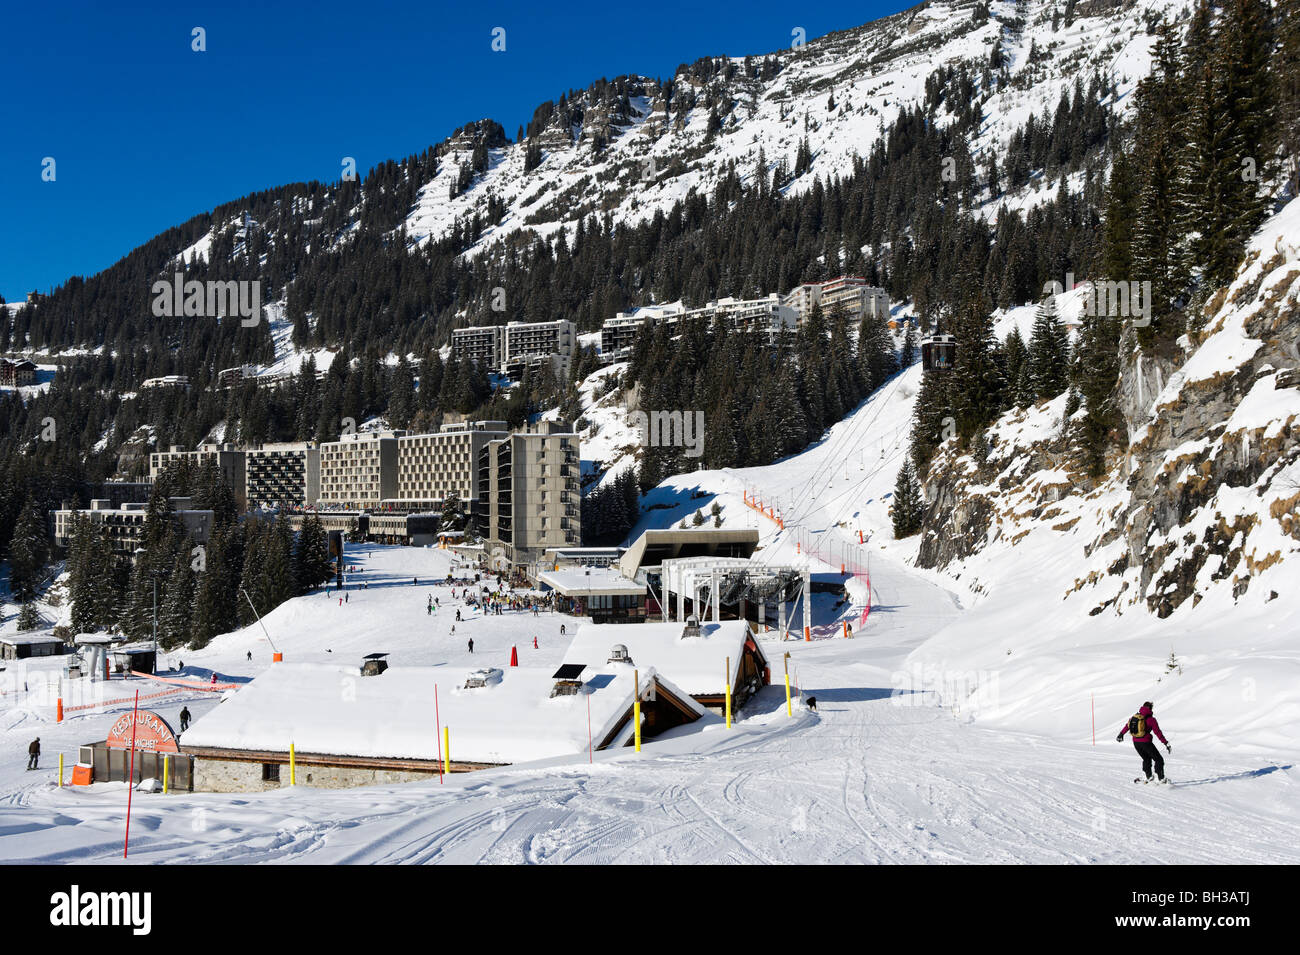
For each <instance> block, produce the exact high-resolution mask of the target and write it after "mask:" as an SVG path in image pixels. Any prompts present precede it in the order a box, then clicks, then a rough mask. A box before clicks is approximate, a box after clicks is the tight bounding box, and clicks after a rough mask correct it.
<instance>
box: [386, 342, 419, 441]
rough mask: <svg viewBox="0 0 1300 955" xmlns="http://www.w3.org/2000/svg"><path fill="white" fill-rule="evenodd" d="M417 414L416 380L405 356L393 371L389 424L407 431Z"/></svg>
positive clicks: (389, 400) (389, 399)
mask: <svg viewBox="0 0 1300 955" xmlns="http://www.w3.org/2000/svg"><path fill="white" fill-rule="evenodd" d="M414 413H415V380H414V377H413V376H412V374H411V366H410V363H409V362H407V360H406V356H405V355H403V356H402V357H401V358H400V359H399V360H398V362H397V368H396V369H394V371H393V385H392V392H391V393H390V395H389V398H388V423H389V425H391V426H392V427H394V428H399V429H402V430H406V428H408V427H409V426H410V424H411V416H412V415H413V414H414Z"/></svg>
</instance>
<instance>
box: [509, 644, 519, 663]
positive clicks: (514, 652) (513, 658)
mask: <svg viewBox="0 0 1300 955" xmlns="http://www.w3.org/2000/svg"><path fill="white" fill-rule="evenodd" d="M510 665H511V666H512V667H517V666H519V650H518V649H517V648H516V647H513V646H512V647H511V648H510Z"/></svg>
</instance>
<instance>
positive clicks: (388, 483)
mask: <svg viewBox="0 0 1300 955" xmlns="http://www.w3.org/2000/svg"><path fill="white" fill-rule="evenodd" d="M405 435H406V432H405V431H374V432H369V431H368V432H359V433H357V434H347V435H344V436H343V437H342V438H340V439H339V440H338V441H325V442H323V443H322V444H321V446H320V498H319V500H318V503H319V504H320V506H321V507H347V508H356V509H364V508H367V507H376V506H378V505H380V504H381V503H382V502H383V501H385V500H388V499H391V498H394V497H396V496H397V441H398V439H399V438H401V437H404V436H405Z"/></svg>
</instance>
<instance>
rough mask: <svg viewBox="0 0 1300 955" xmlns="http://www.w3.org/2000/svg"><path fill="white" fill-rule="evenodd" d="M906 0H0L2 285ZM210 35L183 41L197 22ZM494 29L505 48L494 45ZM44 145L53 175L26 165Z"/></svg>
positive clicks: (25, 285) (12, 293) (30, 280)
mask: <svg viewBox="0 0 1300 955" xmlns="http://www.w3.org/2000/svg"><path fill="white" fill-rule="evenodd" d="M907 5H909V4H908V3H906V2H905V0H870V2H867V3H860V4H845V3H843V2H839V3H835V2H822V0H806V2H801V3H799V4H793V5H792V4H790V3H789V2H774V0H749V2H747V3H744V4H737V3H725V4H723V3H680V2H651V3H623V2H606V3H588V2H576V3H569V4H566V5H565V6H564V7H563V8H559V7H555V8H547V7H545V6H542V5H539V4H530V3H518V2H512V3H492V2H474V3H457V4H453V5H445V4H440V3H410V4H407V3H390V2H386V0H373V2H362V3H337V2H333V0H322V2H317V3H312V4H300V3H293V4H289V3H280V2H276V0H262V2H257V3H252V2H243V0H234V2H225V3H220V4H188V3H183V2H181V3H177V2H173V3H158V4H151V3H131V2H129V0H127V2H126V3H121V4H118V3H113V4H108V3H102V2H84V3H60V2H57V0H54V2H44V3H22V4H19V3H7V4H5V5H4V8H3V12H2V13H0V36H3V37H4V38H5V42H4V44H3V46H2V47H0V137H2V138H3V147H0V295H3V296H4V297H5V298H6V299H7V300H8V301H11V302H12V301H18V300H20V299H21V297H22V296H24V295H25V294H26V293H27V292H28V291H30V290H32V289H33V288H35V289H39V290H40V291H45V290H47V289H48V288H50V287H53V286H56V285H58V284H60V283H62V282H63V281H64V280H65V279H67V278H68V277H69V276H71V275H90V274H93V273H95V272H97V271H99V270H101V269H103V268H106V267H107V266H109V265H111V264H112V263H113V262H115V261H117V260H118V259H119V258H121V257H122V256H124V255H126V254H127V253H128V252H129V251H130V250H131V249H133V248H135V247H136V246H137V245H140V244H141V243H143V242H145V241H147V240H148V239H150V238H151V237H153V236H154V235H157V234H158V233H159V232H161V231H163V230H164V229H166V228H168V227H170V226H172V225H176V224H178V223H180V222H183V221H184V220H185V219H187V218H189V217H190V216H192V215H195V214H196V213H199V212H203V211H206V210H208V209H211V208H212V207H213V206H216V205H218V204H219V203H222V202H225V201H228V200H230V199H234V198H237V197H238V196H241V195H244V194H246V193H248V192H252V191H255V190H258V189H265V188H268V187H271V186H275V185H279V184H281V183H286V182H294V181H300V180H309V179H321V180H334V179H337V178H338V176H339V173H340V170H341V166H340V163H341V161H342V157H344V156H354V157H356V160H357V167H358V170H359V171H360V172H361V173H362V174H363V175H364V172H365V170H366V169H368V168H370V167H371V166H372V165H374V164H375V163H377V162H380V161H382V160H384V159H389V158H400V157H402V156H406V155H409V154H410V153H413V152H417V151H419V150H422V149H424V148H425V147H426V146H429V145H431V144H433V143H435V142H437V141H439V140H441V139H443V138H444V137H445V136H447V135H448V134H449V133H450V132H451V131H452V130H453V129H454V128H456V127H457V126H460V125H462V124H463V123H466V122H468V121H470V120H474V119H479V118H482V117H485V116H486V117H492V118H493V119H496V120H497V121H499V122H500V123H501V124H502V125H503V126H504V127H505V129H506V133H507V135H508V136H510V137H511V138H514V135H515V132H516V130H517V128H518V127H519V125H520V124H524V123H527V121H528V119H529V118H530V117H531V115H532V111H533V108H534V107H535V106H537V105H538V104H539V103H541V102H543V101H544V100H547V99H554V98H558V97H559V95H560V93H562V92H565V91H567V90H569V89H571V88H573V89H578V88H582V87H585V86H587V85H588V84H589V83H590V82H591V81H593V80H595V79H597V78H599V77H601V76H606V77H613V76H617V75H618V74H620V73H643V74H646V75H650V76H665V77H666V76H671V75H672V73H673V71H674V69H675V68H676V67H677V65H678V64H679V63H683V62H690V61H692V60H694V59H696V58H697V57H700V56H708V55H717V54H724V53H725V54H730V55H736V56H743V55H745V54H747V53H765V52H770V51H772V50H775V49H779V48H782V47H786V46H788V45H789V43H790V39H791V35H792V31H793V30H794V29H795V28H796V27H802V28H803V29H804V30H805V31H806V35H807V37H808V38H810V39H811V38H813V37H816V36H820V35H822V34H824V33H828V32H831V31H833V30H840V29H846V28H848V27H851V26H857V25H859V24H862V23H866V22H868V21H870V20H873V19H876V18H878V17H881V16H886V15H888V14H889V13H892V12H896V11H897V10H899V9H903V8H904V7H905V6H907ZM196 26H197V27H203V28H204V29H205V30H206V44H207V50H206V51H205V52H202V53H199V52H194V51H193V50H192V49H191V36H192V35H191V31H192V29H193V28H194V27H196ZM495 27H503V28H504V29H505V31H506V34H505V39H506V49H505V51H504V52H494V51H493V50H492V48H491V43H492V31H493V29H494V28H495ZM46 157H52V158H53V159H54V161H55V166H54V172H55V177H56V178H55V180H54V181H53V182H46V181H43V180H42V168H43V162H44V160H45V158H46Z"/></svg>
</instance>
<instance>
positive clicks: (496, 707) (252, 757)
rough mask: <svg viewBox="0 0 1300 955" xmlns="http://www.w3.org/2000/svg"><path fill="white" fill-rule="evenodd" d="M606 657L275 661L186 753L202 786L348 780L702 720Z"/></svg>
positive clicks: (619, 740)
mask: <svg viewBox="0 0 1300 955" xmlns="http://www.w3.org/2000/svg"><path fill="white" fill-rule="evenodd" d="M618 629H619V630H620V631H622V630H627V629H637V628H627V627H622V628H618ZM609 651H610V648H609V647H605V648H604V651H603V652H600V653H593V656H592V657H591V658H590V659H588V660H584V661H580V662H578V661H575V662H573V663H572V664H571V665H570V666H567V667H563V668H561V669H560V670H559V671H556V672H552V671H551V670H550V669H543V668H538V667H513V666H507V667H502V668H495V667H492V668H485V669H470V668H467V667H450V666H432V667H429V666H419V667H387V668H383V667H378V666H364V667H349V666H336V665H333V664H312V663H301V664H287V663H278V664H276V665H275V666H273V667H271V668H270V669H268V670H267V671H266V672H264V673H262V674H261V675H260V676H258V677H257V678H256V679H255V680H253V681H252V682H251V683H249V684H247V685H246V686H244V687H243V689H241V690H240V691H239V693H237V694H235V695H233V696H231V697H229V698H227V699H225V700H224V701H223V702H222V703H221V704H220V705H219V706H217V707H215V708H213V709H212V710H210V711H209V712H208V713H206V714H204V715H203V716H202V717H201V718H200V719H199V720H198V721H197V722H195V724H194V725H193V726H191V727H190V729H189V730H188V731H187V732H186V733H185V739H184V742H183V744H182V747H181V749H182V752H183V753H184V754H186V755H187V756H189V757H192V758H193V760H194V789H195V791H197V792H261V791H264V790H268V789H277V788H280V787H282V786H290V785H297V786H315V787H322V788H345V787H351V786H365V785H372V784H377V783H397V782H409V781H414V780H426V781H427V780H430V779H436V778H437V777H438V776H439V774H446V773H460V772H469V771H473V770H479V769H486V768H488V767H492V766H504V765H508V764H512V763H519V762H526V761H532V760H539V759H552V758H557V757H573V758H574V759H580V760H582V761H584V762H585V761H588V760H590V759H592V758H593V754H594V753H596V752H599V751H601V750H605V749H613V748H617V747H623V746H635V745H638V743H639V742H640V740H649V739H651V738H653V737H654V736H655V735H658V734H659V733H661V732H663V731H664V730H667V729H671V728H673V727H676V726H681V725H683V724H686V723H692V722H694V721H696V720H698V719H700V717H702V716H704V714H705V710H704V708H703V707H702V706H701V705H700V704H699V703H697V702H696V701H695V700H693V699H692V698H691V696H690V695H689V694H688V693H687V692H686V691H684V690H682V689H680V688H679V687H677V686H676V685H675V684H674V683H672V682H671V681H669V680H668V679H666V678H664V677H663V676H662V675H660V674H659V673H658V672H657V671H656V670H655V669H653V668H652V667H641V668H639V669H638V668H637V667H636V666H634V665H632V664H631V663H628V662H625V661H623V660H621V659H617V658H614V655H612V654H611V653H610V652H609ZM367 674H369V675H367ZM638 721H639V723H638ZM638 725H639V726H640V729H641V733H640V740H639V739H638V734H637V733H636V728H637V726H638Z"/></svg>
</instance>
